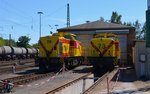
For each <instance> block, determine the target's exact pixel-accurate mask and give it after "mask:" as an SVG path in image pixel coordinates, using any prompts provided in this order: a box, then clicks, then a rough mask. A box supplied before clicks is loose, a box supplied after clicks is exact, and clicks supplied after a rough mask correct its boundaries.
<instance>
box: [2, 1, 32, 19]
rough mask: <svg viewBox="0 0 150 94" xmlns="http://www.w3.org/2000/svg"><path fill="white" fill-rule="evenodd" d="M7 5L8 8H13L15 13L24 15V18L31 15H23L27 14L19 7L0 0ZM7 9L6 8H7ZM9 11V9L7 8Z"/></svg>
mask: <svg viewBox="0 0 150 94" xmlns="http://www.w3.org/2000/svg"><path fill="white" fill-rule="evenodd" d="M1 1H2V2H3V3H4V4H5V5H6V6H7V7H10V9H13V10H15V11H16V12H15V13H17V14H19V15H20V16H22V17H24V18H32V16H31V15H29V16H24V14H27V13H26V12H24V11H22V10H20V9H19V8H16V7H15V6H14V5H12V4H10V3H8V2H7V1H6V0H1ZM7 10H8V9H7ZM9 11H10V10H9Z"/></svg>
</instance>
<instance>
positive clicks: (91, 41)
mask: <svg viewBox="0 0 150 94" xmlns="http://www.w3.org/2000/svg"><path fill="white" fill-rule="evenodd" d="M91 45H92V47H93V48H94V49H95V50H96V51H97V52H99V54H100V55H101V53H102V52H101V51H100V50H99V49H98V48H97V47H96V46H95V45H94V43H93V42H92V41H91Z"/></svg>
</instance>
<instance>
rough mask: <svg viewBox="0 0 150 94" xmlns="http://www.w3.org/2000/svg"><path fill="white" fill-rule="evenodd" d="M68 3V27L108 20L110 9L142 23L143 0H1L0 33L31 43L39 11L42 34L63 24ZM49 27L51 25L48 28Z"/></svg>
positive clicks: (6, 36) (144, 3)
mask: <svg viewBox="0 0 150 94" xmlns="http://www.w3.org/2000/svg"><path fill="white" fill-rule="evenodd" d="M67 3H69V4H70V21H71V26H73V25H77V24H82V23H85V22H86V21H87V20H89V21H96V20H99V18H100V17H104V19H105V20H109V19H110V17H111V14H112V11H117V12H118V13H119V14H121V15H122V21H125V22H134V21H136V20H139V21H140V23H144V22H145V11H146V9H147V1H146V0H0V36H2V37H3V38H7V39H8V36H9V34H11V35H12V39H15V40H16V41H17V40H18V37H20V36H23V35H26V36H29V37H30V38H31V41H30V44H34V43H37V41H38V39H39V14H37V12H38V11H42V12H43V13H44V14H43V15H42V36H46V35H49V34H50V33H49V32H50V31H53V32H55V31H56V26H55V25H58V27H57V28H62V27H66V15H67V14H66V7H67ZM50 26H51V27H50Z"/></svg>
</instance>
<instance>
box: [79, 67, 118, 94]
mask: <svg viewBox="0 0 150 94" xmlns="http://www.w3.org/2000/svg"><path fill="white" fill-rule="evenodd" d="M116 70H117V71H118V69H114V70H113V71H112V72H107V73H105V74H104V75H103V76H102V77H100V78H99V79H98V80H97V81H96V82H95V83H94V84H93V85H92V86H90V87H89V88H88V89H86V90H85V91H84V92H83V93H82V94H88V93H89V92H90V91H92V90H93V89H94V88H95V87H96V86H98V84H100V83H101V82H102V81H103V80H104V79H106V78H107V77H108V76H109V75H110V74H111V73H113V72H114V71H116ZM107 84H109V83H108V78H107ZM107 86H109V85H107ZM107 88H108V92H109V87H107ZM108 94H109V93H108Z"/></svg>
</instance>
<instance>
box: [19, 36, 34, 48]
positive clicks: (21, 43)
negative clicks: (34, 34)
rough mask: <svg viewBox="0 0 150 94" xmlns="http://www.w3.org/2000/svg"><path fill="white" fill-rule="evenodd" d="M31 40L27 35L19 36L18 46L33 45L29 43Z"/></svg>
mask: <svg viewBox="0 0 150 94" xmlns="http://www.w3.org/2000/svg"><path fill="white" fill-rule="evenodd" d="M30 40H31V39H30V38H29V37H27V36H21V37H19V38H18V41H17V46H18V47H31V45H29V41H30Z"/></svg>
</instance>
